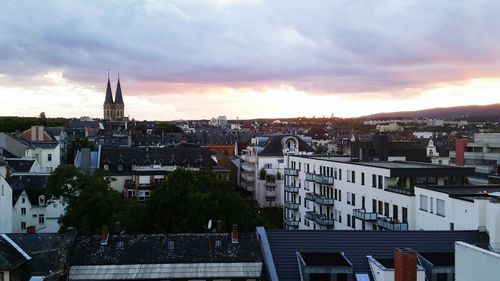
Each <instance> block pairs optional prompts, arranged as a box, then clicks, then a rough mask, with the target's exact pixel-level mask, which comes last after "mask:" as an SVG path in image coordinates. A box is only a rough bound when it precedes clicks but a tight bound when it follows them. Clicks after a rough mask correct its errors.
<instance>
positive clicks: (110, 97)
mask: <svg viewBox="0 0 500 281" xmlns="http://www.w3.org/2000/svg"><path fill="white" fill-rule="evenodd" d="M112 103H113V91H111V83H110V82H109V71H108V85H107V86H106V98H105V99H104V104H112Z"/></svg>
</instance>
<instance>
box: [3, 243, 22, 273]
mask: <svg viewBox="0 0 500 281" xmlns="http://www.w3.org/2000/svg"><path fill="white" fill-rule="evenodd" d="M25 261H27V259H26V258H25V257H24V256H23V255H22V254H21V253H20V252H19V251H18V250H17V249H16V248H14V246H12V244H10V243H9V242H8V241H7V240H5V239H4V238H3V237H1V236H0V269H8V270H12V269H15V268H17V267H18V266H20V265H21V264H23V263H24V262H25Z"/></svg>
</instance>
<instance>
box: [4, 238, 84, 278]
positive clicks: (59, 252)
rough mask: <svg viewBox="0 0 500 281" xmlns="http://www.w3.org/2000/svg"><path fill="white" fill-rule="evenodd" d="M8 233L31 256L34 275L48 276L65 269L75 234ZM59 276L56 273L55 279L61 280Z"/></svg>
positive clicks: (30, 267) (30, 265) (32, 273)
mask: <svg viewBox="0 0 500 281" xmlns="http://www.w3.org/2000/svg"><path fill="white" fill-rule="evenodd" d="M7 235H8V236H9V238H10V239H12V240H13V241H14V242H15V243H16V244H17V245H18V246H19V247H21V248H22V249H23V250H24V251H25V252H26V253H27V254H28V255H29V256H30V257H31V260H30V262H29V267H28V270H29V271H30V273H31V275H32V276H37V275H38V276H47V275H49V274H51V273H55V272H60V271H61V270H64V267H65V265H66V260H67V253H68V248H69V247H70V245H71V243H72V241H73V239H74V236H73V235H69V234H57V233H37V234H25V233H24V234H19V233H18V234H7ZM58 277H59V275H57V274H56V275H55V276H53V280H59V279H58ZM46 280H47V279H46ZM48 280H51V279H48Z"/></svg>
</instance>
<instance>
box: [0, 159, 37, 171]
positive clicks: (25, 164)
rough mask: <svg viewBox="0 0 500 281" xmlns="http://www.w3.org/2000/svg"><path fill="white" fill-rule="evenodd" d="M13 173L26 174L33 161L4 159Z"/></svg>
mask: <svg viewBox="0 0 500 281" xmlns="http://www.w3.org/2000/svg"><path fill="white" fill-rule="evenodd" d="M5 161H6V162H7V164H8V165H9V167H10V168H11V169H12V170H13V172H14V173H27V172H29V171H30V170H31V167H33V163H34V162H35V160H34V159H22V158H11V159H5Z"/></svg>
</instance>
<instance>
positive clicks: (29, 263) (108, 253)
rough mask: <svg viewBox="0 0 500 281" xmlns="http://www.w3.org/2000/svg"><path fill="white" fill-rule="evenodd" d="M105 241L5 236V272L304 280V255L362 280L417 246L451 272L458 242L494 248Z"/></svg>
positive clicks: (0, 249) (368, 239)
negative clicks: (181, 271)
mask: <svg viewBox="0 0 500 281" xmlns="http://www.w3.org/2000/svg"><path fill="white" fill-rule="evenodd" d="M104 238H105V240H103V239H104ZM104 238H103V236H102V235H101V236H98V235H76V236H75V235H72V234H7V235H2V236H0V270H2V269H13V268H19V267H22V266H24V270H27V271H29V272H31V273H32V274H35V273H36V274H38V275H39V276H45V275H47V274H50V273H57V272H60V273H61V275H60V276H63V275H65V274H68V273H69V280H77V279H78V278H77V276H79V274H89V275H87V276H86V277H87V278H86V280H96V278H97V277H98V276H100V277H101V278H102V277H103V276H104V275H102V276H101V275H98V274H97V273H98V272H102V270H105V271H106V274H107V275H106V276H105V279H106V280H134V279H136V278H137V276H140V274H145V273H147V272H156V273H158V272H159V271H158V270H160V269H162V270H163V272H164V273H165V272H166V271H168V270H174V269H175V268H177V267H176V265H184V267H183V268H191V269H190V271H186V272H192V273H193V274H194V273H196V271H193V269H195V268H198V267H199V271H198V272H197V273H200V272H204V273H205V274H208V273H207V271H202V269H206V268H210V266H212V269H214V268H215V267H213V266H214V265H217V268H216V270H217V271H216V272H218V271H220V272H223V271H225V270H227V269H229V268H231V270H234V267H232V265H236V264H237V265H238V268H239V270H240V271H239V272H240V273H241V270H243V268H246V269H247V270H250V269H251V268H253V271H252V272H254V274H255V273H258V274H259V275H258V276H246V277H247V278H256V279H257V280H273V281H274V280H286V281H295V280H297V281H298V280H301V279H300V270H301V269H300V266H298V264H297V258H298V256H300V258H301V259H302V260H303V261H304V263H305V265H306V266H309V267H324V266H328V267H343V268H350V269H351V270H352V272H353V273H355V274H356V275H367V276H371V275H372V273H371V270H370V261H372V260H373V259H375V260H376V261H377V262H379V263H380V264H381V265H383V266H384V267H387V268H392V267H391V266H392V265H393V257H394V250H395V249H396V248H411V249H413V250H415V251H416V252H417V253H418V254H419V255H420V256H421V257H423V258H425V259H426V260H427V261H428V262H430V263H431V264H432V265H433V266H435V267H443V266H447V267H450V266H453V265H454V259H453V258H452V257H453V255H454V247H455V242H456V241H463V242H466V243H469V244H472V245H476V246H478V247H480V248H484V249H488V247H489V237H488V234H487V233H486V232H480V231H401V232H398V231H394V232H390V231H320V230H318V231H301V230H270V229H264V228H262V227H258V228H257V231H256V233H242V234H240V235H239V236H236V240H234V239H235V236H234V235H230V234H228V233H197V234H136V235H134V234H115V235H109V236H104ZM235 242H236V243H235ZM190 264H191V265H193V266H191V267H190V266H189V265H190ZM258 267H260V268H258ZM64 268H66V269H69V270H68V271H65V270H64ZM124 268H126V269H127V270H125V271H123V269H124ZM113 270H117V271H116V272H118V271H120V270H121V274H123V275H119V276H118V275H115V276H113V273H112V272H113ZM235 272H236V271H235ZM248 272H250V271H248ZM93 274H95V275H93ZM211 274H213V272H212V273H211ZM72 277H73V278H74V279H72ZM197 277H198V278H204V277H205V276H197ZM233 277H236V276H233ZM372 277H373V276H372ZM186 278H188V279H189V277H186ZM105 279H100V280H105ZM144 279H148V278H144ZM367 280H370V279H367ZM371 280H373V279H371Z"/></svg>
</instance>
